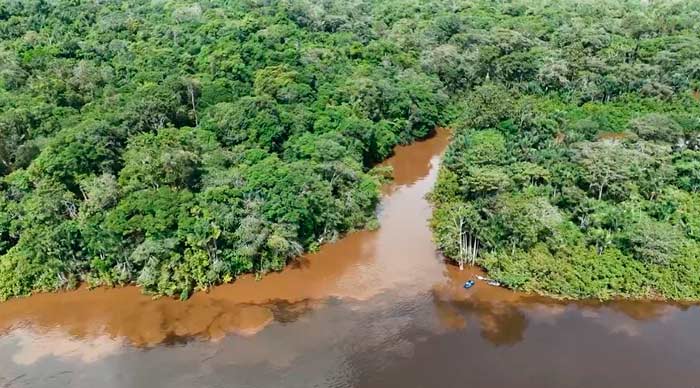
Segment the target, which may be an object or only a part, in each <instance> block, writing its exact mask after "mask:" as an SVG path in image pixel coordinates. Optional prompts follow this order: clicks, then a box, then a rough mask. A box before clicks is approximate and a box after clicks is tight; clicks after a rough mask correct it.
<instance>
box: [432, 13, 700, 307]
mask: <svg viewBox="0 0 700 388" xmlns="http://www.w3.org/2000/svg"><path fill="white" fill-rule="evenodd" d="M519 5H520V7H521V8H522V9H521V11H520V12H510V11H509V10H510V8H509V7H508V5H506V4H498V5H493V4H492V8H490V9H489V11H487V13H488V14H489V15H492V16H493V17H494V18H495V19H496V20H498V22H492V26H491V27H486V30H487V31H485V32H483V31H478V30H477V31H474V33H475V34H476V36H478V38H475V37H472V38H471V39H468V38H466V39H465V38H464V37H462V36H459V38H458V39H457V36H458V35H459V34H460V32H461V31H465V30H468V29H469V28H470V25H469V22H467V21H465V19H463V18H461V17H464V15H466V12H457V13H456V14H455V15H454V19H453V20H454V23H451V24H449V26H450V28H449V29H445V28H444V20H442V19H440V17H436V18H435V20H433V21H432V24H433V26H434V28H436V29H439V30H440V31H442V32H441V33H442V34H443V35H441V36H442V38H441V39H442V40H446V39H447V40H449V39H450V38H449V37H448V38H445V37H444V34H445V33H447V34H448V35H449V34H453V35H452V39H453V40H451V41H450V43H449V44H440V45H438V44H436V45H435V47H436V48H433V49H432V50H431V51H428V53H429V54H426V55H424V57H423V58H422V59H423V66H424V67H425V68H426V69H429V70H430V71H432V72H435V73H436V74H437V75H438V76H440V77H441V79H443V81H445V82H450V83H454V84H458V85H461V86H465V87H464V88H463V90H462V91H461V92H456V93H455V95H454V97H455V98H454V99H455V100H456V101H455V102H453V104H452V106H453V107H455V109H456V110H457V113H456V114H453V116H454V127H455V128H456V130H457V131H456V133H455V134H454V137H453V141H452V143H451V144H450V146H449V148H448V151H447V153H446V155H445V158H444V163H443V167H442V170H441V172H440V174H439V177H438V182H437V184H436V187H435V189H434V191H433V193H432V194H431V196H430V198H431V200H432V201H433V203H434V205H435V212H434V214H433V220H432V223H431V225H432V228H433V231H434V239H435V241H436V243H437V245H438V247H439V248H440V249H441V250H442V251H443V252H444V253H445V254H446V255H448V256H450V257H453V258H455V259H458V256H457V255H458V254H459V244H460V233H465V232H464V231H463V230H460V228H458V227H457V226H458V225H464V223H466V225H468V227H467V232H468V233H469V234H470V236H476V237H477V239H478V242H479V246H480V247H482V250H481V252H480V257H479V259H478V263H479V264H480V265H482V266H483V267H484V268H485V269H486V270H488V271H489V272H490V275H491V277H493V278H495V279H498V280H499V281H501V282H502V283H503V284H505V285H507V286H509V287H512V288H516V289H521V290H525V291H531V292H538V293H543V294H548V295H555V296H559V297H566V298H599V299H609V298H614V297H654V298H670V299H698V298H700V283H699V282H698V279H700V254H699V253H698V252H700V245H699V244H698V242H699V240H698V230H699V227H700V213H699V212H698V206H699V205H698V203H700V202H698V195H697V193H698V189H699V188H700V184H699V183H698V182H700V179H699V177H700V176H699V175H698V173H699V172H700V164H699V160H700V159H698V152H699V151H698V150H700V143H699V142H698V136H700V127H699V126H698V121H697V117H698V115H700V104H698V102H697V100H695V99H693V98H690V97H689V96H690V95H692V94H693V93H697V82H696V81H695V78H694V77H696V75H697V72H695V70H693V69H695V68H696V65H697V63H696V62H697V60H696V59H694V58H693V55H692V54H691V52H690V51H688V50H689V49H690V48H691V47H693V48H694V49H698V48H700V40H699V39H698V37H697V34H696V33H695V32H696V28H695V27H694V25H695V24H694V22H692V21H691V20H690V19H689V18H683V17H676V16H674V17H673V18H674V20H676V22H677V23H678V24H676V25H675V27H674V28H673V29H668V28H665V27H663V26H664V23H665V22H664V20H667V18H668V17H671V16H670V15H671V14H674V15H677V14H675V12H676V11H670V9H668V8H665V7H663V6H661V5H660V4H654V5H649V6H646V5H645V6H641V7H640V6H639V4H632V3H629V2H622V3H619V4H613V3H612V2H605V1H603V2H600V3H598V4H597V5H596V8H597V9H598V8H599V9H601V10H602V11H601V12H598V11H596V12H592V10H591V9H587V7H585V6H581V5H580V3H577V4H575V3H574V2H560V3H557V4H547V6H546V7H547V10H546V11H545V10H544V9H542V8H540V7H541V6H542V4H540V3H538V2H529V3H519ZM479 7H480V5H477V6H475V8H479ZM683 7H686V8H685V9H686V10H687V11H688V12H691V13H695V14H697V12H698V4H696V3H693V4H690V3H688V4H685V5H684V6H683ZM618 11H621V12H620V13H619V14H618V13H616V12H618ZM525 15H527V16H525ZM613 25H614V26H616V27H614V28H610V26H613ZM481 28H484V27H483V26H482V27H481ZM489 28H490V30H489ZM536 31H537V32H536ZM489 35H492V37H491V36H489ZM458 44H459V45H462V47H463V48H464V49H466V50H468V51H471V52H478V53H480V56H479V57H477V58H475V59H471V58H468V56H467V55H463V54H460V51H459V50H458V47H457V46H456V45H458ZM466 50H465V51H466ZM690 50H692V49H690ZM437 58H440V59H443V60H444V63H443V64H440V63H436V62H435V60H436V59H437ZM441 65H444V66H441ZM448 89H449V87H448ZM693 117H694V118H693ZM455 220H459V221H460V222H462V223H463V224H460V223H456V221H455Z"/></svg>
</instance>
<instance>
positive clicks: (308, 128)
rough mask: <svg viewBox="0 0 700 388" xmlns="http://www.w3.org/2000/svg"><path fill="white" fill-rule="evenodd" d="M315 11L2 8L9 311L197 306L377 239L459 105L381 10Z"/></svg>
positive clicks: (113, 4)
mask: <svg viewBox="0 0 700 388" xmlns="http://www.w3.org/2000/svg"><path fill="white" fill-rule="evenodd" d="M313 3H314V2H308V3H307V2H286V1H274V2H269V3H263V2H255V1H241V2H233V3H232V2H223V1H201V2H198V3H191V4H186V3H183V2H178V1H154V2H142V1H106V2H99V3H95V2H69V1H57V2H45V1H39V0H37V1H17V2H14V1H10V2H4V3H2V4H0V37H1V43H0V63H2V71H0V106H1V107H2V109H1V110H0V112H1V113H0V300H5V299H7V298H10V297H15V296H20V295H28V294H30V293H32V292H37V291H52V290H58V289H70V288H75V287H76V286H77V285H78V284H80V283H86V284H88V285H90V286H93V287H94V286H118V285H124V284H136V285H138V286H139V287H141V288H142V289H143V290H144V291H145V292H147V293H151V294H155V295H167V296H174V297H179V298H181V299H186V298H188V297H189V296H190V295H191V294H192V292H194V291H196V290H205V289H207V288H208V287H210V286H212V285H215V284H219V283H227V282H231V281H233V280H234V279H235V278H236V277H238V276H239V275H241V274H244V273H256V274H264V273H266V272H268V271H276V270H280V269H282V268H283V267H284V265H285V264H286V263H287V262H288V261H289V260H293V259H294V258H296V257H298V256H299V255H300V254H302V253H303V252H305V251H313V250H315V249H316V248H317V247H318V246H319V245H320V244H321V243H323V242H326V241H332V240H334V239H336V238H338V237H339V236H341V235H343V234H345V233H347V232H348V231H351V230H354V229H360V228H364V227H372V226H374V227H376V220H374V218H375V213H374V212H375V207H376V204H377V202H378V200H379V195H380V184H381V182H382V181H383V180H385V175H386V173H387V172H386V171H384V169H381V168H379V169H372V167H373V166H375V165H376V164H377V163H378V162H380V161H382V160H384V159H386V158H387V157H388V156H389V155H390V154H391V152H392V149H393V148H394V146H396V145H399V144H407V143H410V142H412V141H414V140H416V139H420V138H423V137H425V136H427V135H428V134H429V133H430V132H431V131H432V130H433V129H434V128H435V127H436V126H437V124H438V123H439V121H440V112H442V111H444V107H445V104H446V103H447V95H446V94H445V92H444V91H443V87H442V84H441V82H440V81H439V79H438V77H437V76H435V75H432V74H429V73H427V72H424V71H422V70H421V68H420V65H419V62H418V61H417V59H418V55H419V52H418V51H415V50H412V51H409V52H407V53H404V52H402V51H401V49H400V47H399V46H398V44H397V43H396V42H394V40H393V39H389V38H386V37H382V36H381V35H380V34H378V33H377V31H376V28H374V27H372V25H371V23H372V20H371V17H372V14H376V17H377V18H378V19H379V18H380V17H382V12H384V11H383V10H382V9H380V8H379V7H378V6H377V5H376V4H370V3H367V4H364V5H362V7H360V8H359V9H356V8H352V7H348V6H347V5H346V4H345V3H344V2H340V1H337V2H329V3H328V4H326V5H324V6H322V7H320V8H318V7H316V6H315V5H314V4H313ZM370 6H371V7H370ZM356 11H359V12H360V14H356V13H355V12H356ZM365 11H366V12H367V16H366V17H365V16H361V14H362V13H363V12H365ZM377 28H378V27H377Z"/></svg>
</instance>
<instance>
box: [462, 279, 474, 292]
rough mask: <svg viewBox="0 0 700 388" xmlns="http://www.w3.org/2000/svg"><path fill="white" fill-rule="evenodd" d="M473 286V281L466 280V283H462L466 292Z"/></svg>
mask: <svg viewBox="0 0 700 388" xmlns="http://www.w3.org/2000/svg"><path fill="white" fill-rule="evenodd" d="M473 286H474V281H473V280H471V279H469V280H467V281H466V282H465V283H464V288H465V289H467V290H468V289H470V288H472V287H473Z"/></svg>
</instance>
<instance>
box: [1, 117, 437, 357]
mask: <svg viewBox="0 0 700 388" xmlns="http://www.w3.org/2000/svg"><path fill="white" fill-rule="evenodd" d="M448 138H449V132H448V131H447V130H445V129H438V130H437V131H436V133H435V135H434V136H432V137H431V138H429V139H426V140H423V141H419V142H416V143H414V144H412V145H409V146H399V147H397V148H396V149H395V153H394V155H393V156H392V157H391V158H389V159H388V160H387V161H386V162H384V163H383V164H385V165H389V166H391V167H393V171H394V180H393V182H392V183H391V184H388V185H387V186H386V187H385V188H384V190H383V193H384V197H383V200H382V202H381V205H380V214H379V219H380V225H381V227H380V229H378V230H375V231H358V232H354V233H350V234H349V235H348V236H346V237H344V238H342V239H340V240H339V241H337V242H335V243H330V244H327V245H324V246H323V247H322V248H321V249H320V251H319V252H317V253H313V254H308V255H305V256H303V257H301V258H299V259H298V260H297V261H295V262H293V263H291V264H290V265H289V266H288V267H287V268H286V269H285V270H283V271H281V272H278V273H272V274H268V275H266V276H264V277H263V278H262V279H260V280H256V279H255V277H254V276H252V275H248V276H243V277H241V278H239V279H238V280H236V281H235V282H234V283H232V284H227V285H222V286H219V287H215V288H213V289H212V290H211V291H210V292H208V293H203V292H200V293H196V294H195V295H193V296H192V297H191V298H190V299H188V300H186V301H177V300H173V299H170V298H159V299H152V298H151V297H149V296H146V295H143V294H141V291H140V290H139V289H138V288H136V287H132V286H130V287H123V288H114V289H103V288H100V289H95V290H88V289H87V288H85V287H82V288H80V289H78V290H76V291H71V292H63V293H55V294H37V295H34V296H32V297H29V298H20V299H14V300H10V301H8V302H5V303H2V304H0V333H4V332H8V331H10V330H16V329H18V328H27V329H29V328H31V330H33V331H35V332H39V333H49V332H52V333H55V332H57V331H62V332H64V333H66V334H67V335H69V336H71V337H73V338H104V337H105V336H106V337H107V338H113V339H115V341H116V340H119V341H122V340H124V341H126V342H127V343H129V344H131V345H136V346H154V345H157V344H160V343H164V342H173V341H180V340H183V339H187V338H192V337H195V338H204V339H217V338H220V337H222V336H224V335H226V334H229V333H236V334H240V335H252V334H255V333H257V332H258V331H260V330H262V328H264V327H265V326H267V325H268V324H269V323H271V322H273V321H275V320H282V319H285V317H287V318H289V317H290V316H291V317H293V316H295V314H299V313H300V312H303V311H308V310H309V309H312V308H315V307H317V306H318V305H321V304H322V303H323V300H325V299H327V298H329V297H337V298H352V299H367V298H370V297H372V296H375V295H377V294H379V293H381V292H383V291H384V290H388V289H393V288H395V287H397V286H398V285H411V284H421V285H423V286H421V287H430V285H432V284H434V283H435V282H438V281H440V279H441V278H442V277H443V273H442V271H443V267H442V263H441V262H440V261H439V260H438V258H437V254H436V252H435V249H434V247H433V245H432V243H431V235H430V230H429V228H428V226H427V219H428V218H429V216H430V212H431V210H430V206H429V204H428V203H427V201H426V200H425V195H426V194H427V193H428V191H429V190H430V188H431V187H432V185H433V183H434V181H435V179H436V175H437V164H438V162H439V156H440V154H441V153H442V151H443V150H444V149H445V147H446V146H447V142H448ZM423 289H424V288H420V287H410V288H408V289H407V292H420V291H421V290H423Z"/></svg>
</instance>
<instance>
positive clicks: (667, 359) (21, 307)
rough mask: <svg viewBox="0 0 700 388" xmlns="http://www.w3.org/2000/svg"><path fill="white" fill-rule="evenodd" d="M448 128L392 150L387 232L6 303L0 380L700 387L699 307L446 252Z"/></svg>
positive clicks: (104, 384)
mask: <svg viewBox="0 0 700 388" xmlns="http://www.w3.org/2000/svg"><path fill="white" fill-rule="evenodd" d="M447 142H448V134H447V131H444V130H439V131H438V132H437V134H436V135H435V136H433V137H432V138H430V139H427V140H425V141H421V142H417V143H415V144H413V145H410V146H405V147H397V149H396V152H395V155H394V156H393V157H391V158H390V159H389V160H387V161H386V162H385V163H387V164H389V165H391V166H393V168H394V175H395V179H394V181H393V183H392V184H390V185H387V186H386V187H385V188H384V190H383V199H382V201H381V204H380V206H379V209H378V217H379V221H380V225H381V226H380V228H379V229H378V230H375V231H360V232H355V233H351V234H349V235H348V236H346V237H345V238H343V239H341V240H339V241H338V242H335V243H332V244H327V245H325V246H323V247H322V248H321V250H320V251H319V252H317V253H314V254H310V255H306V256H304V257H302V258H300V259H299V260H297V261H295V262H294V263H292V264H290V265H289V266H288V268H286V269H285V270H284V271H282V272H280V273H273V274H270V275H267V276H265V277H264V278H262V279H261V280H256V279H255V278H254V277H253V276H245V277H243V278H241V279H239V280H237V281H236V282H234V283H233V284H229V285H223V286H220V287H216V288H214V289H213V290H211V291H210V292H208V293H197V294H195V295H194V296H193V297H192V298H190V299H189V300H187V301H185V302H180V301H176V300H172V299H168V298H161V299H157V300H153V299H151V298H150V297H148V296H144V295H141V294H140V292H139V290H138V289H136V288H134V287H124V288H118V289H96V290H87V289H79V290H77V291H71V292H64V293H58V294H39V295H34V296H32V297H29V298H24V299H15V300H10V301H8V302H6V303H2V304H0V387H2V388H9V387H13V388H14V387H36V388H40V387H51V388H53V387H86V388H87V387H90V388H92V387H100V388H112V387H120V388H121V387H149V388H150V387H169V388H180V387H182V388H185V387H187V388H189V387H256V388H257V387H304V388H306V387H402V388H405V387H465V386H471V387H486V386H488V387H533V388H534V387H537V388H543V387H557V388H558V387H590V386H594V385H595V386H601V387H634V388H640V387H660V386H666V387H688V388H693V387H700V335H697V332H698V329H700V308H699V307H698V306H692V305H690V306H689V305H677V304H665V303H660V302H631V301H626V302H622V301H621V302H610V303H598V302H561V301H555V300H551V299H547V298H543V297H537V296H531V295H524V294H520V293H516V292H511V291H508V290H505V289H502V288H497V287H492V286H489V285H487V284H484V283H483V282H477V284H476V285H475V286H474V287H473V288H472V289H470V290H468V291H467V290H464V289H463V288H462V287H461V285H462V284H463V283H464V281H465V280H466V279H469V278H474V277H475V276H476V275H477V274H479V271H478V270H475V269H466V270H465V271H459V270H458V269H457V268H455V267H454V266H453V265H450V264H447V263H445V262H444V260H443V258H442V257H441V256H440V254H439V253H437V252H436V251H435V248H434V246H433V244H432V242H431V235H430V230H429V228H428V224H427V222H428V219H429V217H430V213H431V209H430V206H429V204H428V203H427V201H426V200H425V195H426V194H427V193H428V192H429V191H430V189H431V187H432V185H433V184H434V182H435V179H436V176H437V169H438V166H439V161H440V155H441V153H442V151H443V150H444V149H445V147H446V145H447Z"/></svg>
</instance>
